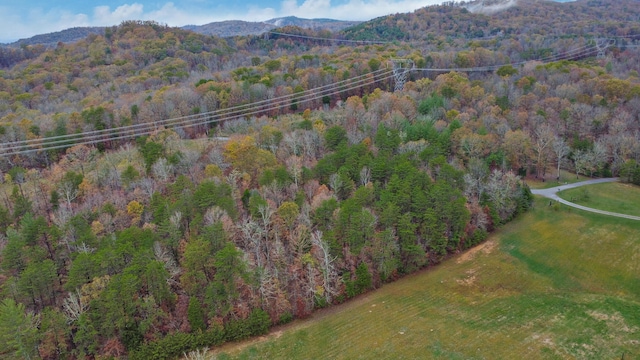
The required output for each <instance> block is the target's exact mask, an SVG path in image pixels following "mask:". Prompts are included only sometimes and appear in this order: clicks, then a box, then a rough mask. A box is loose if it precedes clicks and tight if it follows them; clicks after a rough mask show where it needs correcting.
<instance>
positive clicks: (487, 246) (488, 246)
mask: <svg viewBox="0 0 640 360" xmlns="http://www.w3.org/2000/svg"><path fill="white" fill-rule="evenodd" d="M495 247H496V242H495V241H494V240H488V241H485V242H484V243H482V244H480V245H478V246H476V247H474V248H471V249H469V250H467V251H466V252H464V253H462V254H461V255H460V256H459V257H458V259H456V263H458V264H462V263H465V262H467V261H470V260H472V259H473V258H475V257H476V255H477V254H478V253H480V252H481V253H483V254H491V252H492V251H493V249H495Z"/></svg>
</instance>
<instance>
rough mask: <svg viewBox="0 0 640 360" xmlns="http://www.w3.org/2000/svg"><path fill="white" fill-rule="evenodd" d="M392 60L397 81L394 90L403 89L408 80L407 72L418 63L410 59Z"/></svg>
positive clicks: (394, 77) (394, 76)
mask: <svg viewBox="0 0 640 360" xmlns="http://www.w3.org/2000/svg"><path fill="white" fill-rule="evenodd" d="M391 62H393V79H394V81H395V87H394V89H393V91H402V89H404V84H405V83H406V82H407V74H408V73H409V71H411V70H413V69H415V67H416V65H415V64H414V63H413V60H410V59H393V60H391Z"/></svg>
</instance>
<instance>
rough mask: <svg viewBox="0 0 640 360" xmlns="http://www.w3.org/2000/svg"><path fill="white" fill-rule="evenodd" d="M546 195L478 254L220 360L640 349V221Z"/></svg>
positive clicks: (561, 354)
mask: <svg viewBox="0 0 640 360" xmlns="http://www.w3.org/2000/svg"><path fill="white" fill-rule="evenodd" d="M636 191H637V190H636ZM544 203H545V200H538V202H537V203H536V206H535V208H534V209H533V210H532V211H530V212H529V213H527V214H525V215H524V216H523V217H521V218H520V219H518V220H516V221H514V222H512V223H510V224H508V225H507V226H505V227H504V228H503V229H501V230H500V231H499V232H498V233H496V234H494V235H492V236H491V237H490V238H489V240H488V241H487V242H486V243H484V244H482V245H480V246H479V247H477V248H475V249H473V250H471V252H468V253H466V254H462V255H459V256H456V257H454V258H452V259H450V260H448V261H446V262H445V263H444V264H441V265H440V266H437V267H435V268H432V269H428V270H427V271H423V272H421V273H418V274H414V275H412V276H408V277H406V278H404V279H401V280H400V281H397V282H395V283H392V284H388V285H385V286H383V287H382V288H381V289H378V290H376V291H374V292H371V293H368V294H366V295H365V296H363V297H360V298H356V299H354V300H352V301H350V302H348V303H347V304H343V305H341V306H337V307H334V308H330V309H328V310H327V311H320V312H318V313H316V314H315V315H314V316H312V317H311V318H310V319H307V320H301V321H295V322H293V323H292V324H290V325H288V326H286V327H284V328H281V329H275V330H276V331H274V332H272V333H271V335H269V336H267V337H265V338H263V339H259V340H255V339H254V340H252V341H250V342H247V343H241V344H228V345H227V346H225V347H223V348H221V349H219V350H218V351H217V352H216V353H217V355H218V359H230V358H234V359H236V358H237V359H417V358H420V359H425V358H426V359H518V358H521V359H620V358H621V357H622V355H623V354H625V356H626V357H625V358H626V359H636V358H640V276H639V274H640V227H638V224H637V222H634V221H631V220H624V219H616V218H611V217H605V216H598V215H597V214H584V213H582V212H578V211H571V210H559V211H554V210H550V209H549V208H548V207H546V206H544Z"/></svg>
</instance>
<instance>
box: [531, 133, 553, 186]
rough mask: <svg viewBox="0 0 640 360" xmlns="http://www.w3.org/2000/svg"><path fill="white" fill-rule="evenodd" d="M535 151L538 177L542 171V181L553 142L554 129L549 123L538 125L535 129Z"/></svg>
mask: <svg viewBox="0 0 640 360" xmlns="http://www.w3.org/2000/svg"><path fill="white" fill-rule="evenodd" d="M533 138H534V143H533V153H534V154H535V157H536V178H537V177H538V176H539V175H540V173H542V181H544V175H545V173H546V168H547V160H548V159H549V155H550V154H551V152H550V150H551V147H552V144H553V140H554V135H553V130H551V128H550V127H549V125H547V124H542V125H540V126H537V127H536V128H535V130H534V131H533Z"/></svg>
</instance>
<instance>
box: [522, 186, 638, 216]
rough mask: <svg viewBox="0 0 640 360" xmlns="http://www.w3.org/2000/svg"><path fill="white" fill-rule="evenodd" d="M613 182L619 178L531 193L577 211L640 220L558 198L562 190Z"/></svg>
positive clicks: (537, 190) (532, 191) (536, 190)
mask: <svg viewBox="0 0 640 360" xmlns="http://www.w3.org/2000/svg"><path fill="white" fill-rule="evenodd" d="M613 181H618V178H606V179H594V180H587V181H581V182H577V183H573V184H567V185H561V186H556V187H553V188H549V189H535V190H533V189H532V190H531V193H532V194H534V195H541V196H544V197H546V198H549V199H551V200H555V201H558V202H560V203H562V204H565V205H567V206H571V207H574V208H576V209H580V210H584V211H590V212H593V213H597V214H603V215H609V216H617V217H621V218H625V219H631V220H640V216H633V215H627V214H620V213H614V212H611V211H604V210H598V209H593V208H589V207H586V206H582V205H578V204H574V203H572V202H570V201H567V200H564V199H562V198H560V197H559V196H558V191H561V190H567V189H573V188H577V187H579V186H584V185H593V184H600V183H605V182H613Z"/></svg>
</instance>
